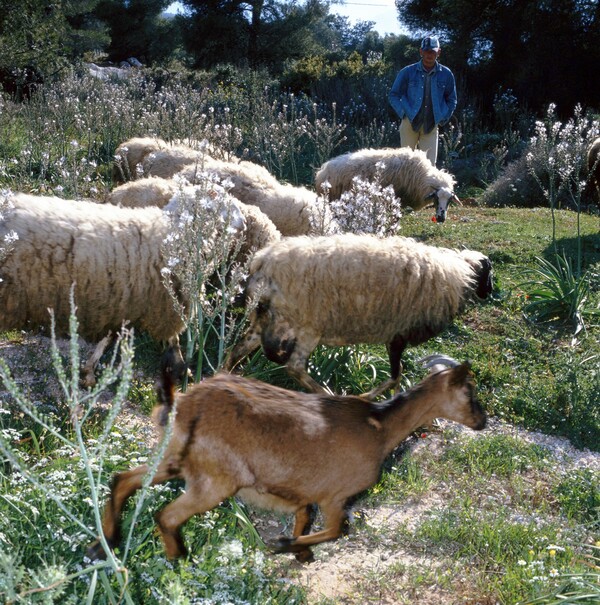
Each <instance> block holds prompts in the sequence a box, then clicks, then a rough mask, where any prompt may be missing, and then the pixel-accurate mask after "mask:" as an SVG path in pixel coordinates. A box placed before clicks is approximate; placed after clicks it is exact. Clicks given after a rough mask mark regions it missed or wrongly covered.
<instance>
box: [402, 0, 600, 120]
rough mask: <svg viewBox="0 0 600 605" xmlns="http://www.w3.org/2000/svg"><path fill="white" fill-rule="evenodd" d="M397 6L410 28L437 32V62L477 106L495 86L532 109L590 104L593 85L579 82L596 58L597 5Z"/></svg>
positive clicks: (446, 0) (414, 0) (571, 1)
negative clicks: (462, 82) (439, 56)
mask: <svg viewBox="0 0 600 605" xmlns="http://www.w3.org/2000/svg"><path fill="white" fill-rule="evenodd" d="M396 6H397V7H398V12H399V17H400V20H401V21H402V22H403V23H405V24H406V25H407V26H408V27H409V29H410V30H411V31H415V32H427V31H436V32H438V33H439V34H440V35H441V36H442V47H443V57H444V59H443V60H444V61H447V62H448V65H450V66H452V67H453V69H454V70H456V72H457V73H458V74H459V78H460V79H461V80H465V81H466V88H467V90H468V91H469V94H468V97H469V98H470V99H472V100H474V99H473V97H474V96H475V97H477V100H476V103H478V104H482V106H483V108H484V111H485V110H487V109H489V108H490V107H491V104H492V99H493V96H494V95H495V94H496V93H497V91H498V87H499V86H502V87H504V88H510V89H512V90H513V91H514V92H515V94H516V95H517V97H518V98H519V99H521V100H522V103H523V105H524V106H527V107H530V108H532V109H533V110H534V111H540V110H541V109H542V108H543V107H544V106H546V105H547V104H548V103H550V102H554V103H556V104H558V106H559V107H560V108H561V112H563V113H564V114H568V113H570V112H571V111H572V110H573V108H574V107H575V105H576V104H578V103H583V104H584V105H585V106H594V104H595V103H597V99H598V96H599V95H598V91H599V86H600V84H599V83H598V82H590V85H589V87H588V86H585V87H584V88H585V90H583V89H582V87H581V83H582V82H589V78H587V76H586V74H588V73H590V70H592V71H593V69H594V67H593V66H594V65H595V64H596V63H597V62H598V60H599V59H600V55H599V52H600V46H599V45H598V40H599V36H600V34H599V33H598V32H600V27H599V23H598V20H599V19H600V14H599V13H598V10H597V3H596V2H586V1H581V0H548V1H547V2H544V3H542V4H540V3H539V2H536V1H535V0H527V1H524V2H516V1H514V0H513V1H509V2H496V3H489V2H487V1H485V0H476V1H475V2H472V1H470V0H469V1H467V0H461V1H458V2H457V1H455V0H396ZM533 47H535V52H531V50H532V48H533ZM557 48H562V49H564V52H559V53H558V52H556V49H557ZM581 49H585V52H584V53H583V56H582V55H581V53H580V50H581ZM548 57H552V60H551V65H549V64H548ZM542 91H544V92H542Z"/></svg>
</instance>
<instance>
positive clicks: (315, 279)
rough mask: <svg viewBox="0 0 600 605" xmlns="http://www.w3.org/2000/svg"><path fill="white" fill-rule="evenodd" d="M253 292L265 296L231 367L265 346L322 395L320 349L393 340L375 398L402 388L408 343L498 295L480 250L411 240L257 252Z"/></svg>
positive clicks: (324, 241) (337, 240)
mask: <svg viewBox="0 0 600 605" xmlns="http://www.w3.org/2000/svg"><path fill="white" fill-rule="evenodd" d="M248 291H249V292H250V293H254V292H255V291H256V292H259V293H260V298H259V301H258V306H257V307H256V308H255V309H254V310H253V311H252V316H251V323H250V326H249V328H248V330H247V332H246V333H245V335H244V337H243V338H242V339H241V340H240V342H239V343H238V344H237V345H235V346H234V348H233V350H232V351H231V353H230V354H229V356H228V359H227V360H226V363H225V368H226V369H229V370H231V369H232V368H233V367H234V366H235V365H236V364H237V363H238V362H239V361H240V360H241V359H243V358H244V357H245V356H246V355H248V354H249V353H250V352H252V351H254V350H255V349H257V348H258V347H259V346H261V344H262V347H263V350H264V352H265V355H266V356H267V358H268V359H270V360H271V361H274V362H276V363H280V364H285V366H286V369H287V372H288V373H289V374H290V376H292V377H293V378H295V379H296V380H297V381H298V382H299V383H300V384H301V385H302V386H304V387H306V388H307V389H309V390H311V391H322V390H324V388H323V387H322V386H321V385H319V384H318V383H317V382H316V381H315V380H313V379H312V378H311V377H310V376H309V374H308V372H307V371H306V365H307V361H308V358H309V356H310V354H311V353H312V351H313V350H314V349H315V347H316V346H317V345H319V344H324V345H331V346H341V345H350V344H359V343H367V344H377V343H380V344H386V345H387V347H388V354H389V360H390V366H391V378H390V379H389V380H387V381H384V382H383V383H382V384H381V385H380V386H379V387H377V388H375V389H373V390H372V391H371V392H370V393H367V394H366V396H367V397H369V398H373V397H375V396H377V395H379V394H380V393H383V392H384V391H385V390H387V389H389V388H395V387H397V385H398V381H399V378H400V373H401V356H402V353H403V351H404V349H405V348H406V346H408V345H417V344H420V343H422V342H425V341H426V340H428V339H429V338H431V337H433V336H435V335H436V334H439V333H440V332H442V330H444V328H446V326H447V325H448V324H449V323H450V322H451V321H452V319H453V318H454V317H456V316H457V315H458V314H459V313H460V312H461V310H462V309H463V307H464V306H465V304H466V302H467V301H468V300H469V299H470V298H472V297H473V295H476V296H477V297H479V298H485V297H487V296H488V295H489V294H490V293H491V292H492V270H491V263H490V261H489V259H488V258H487V257H486V256H484V255H483V254H481V253H479V252H474V251H470V250H463V251H461V252H458V251H455V250H450V249H447V248H437V247H434V246H428V245H426V244H423V243H420V242H417V241H415V240H413V239H410V238H404V237H391V238H386V239H378V238H376V237H375V236H371V235H355V234H349V233H346V234H342V235H332V236H323V237H316V238H309V237H295V238H287V239H283V240H282V241H281V242H278V243H276V244H273V245H272V246H269V247H267V248H264V249H263V250H261V251H260V252H258V253H257V254H256V256H255V257H254V259H253V261H252V263H251V266H250V279H249V282H248Z"/></svg>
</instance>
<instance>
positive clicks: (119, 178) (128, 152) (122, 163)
mask: <svg viewBox="0 0 600 605" xmlns="http://www.w3.org/2000/svg"><path fill="white" fill-rule="evenodd" d="M167 146H168V143H167V142H166V141H163V140H162V139H158V138H153V137H133V138H132V139H128V140H127V141H125V142H124V143H121V144H120V145H119V146H118V147H117V150H116V151H115V160H114V162H113V170H112V179H113V181H114V182H115V183H123V182H125V181H127V180H129V179H132V178H135V177H136V175H137V171H138V168H137V167H138V165H139V166H140V168H141V166H142V162H143V161H144V160H145V158H146V156H148V155H150V154H151V153H153V152H155V151H158V150H159V149H162V148H163V147H167Z"/></svg>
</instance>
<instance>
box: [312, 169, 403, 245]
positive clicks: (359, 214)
mask: <svg viewBox="0 0 600 605" xmlns="http://www.w3.org/2000/svg"><path fill="white" fill-rule="evenodd" d="M384 168H385V167H384V165H383V162H380V163H378V164H377V166H376V167H375V178H374V179H373V181H372V182H371V181H367V180H364V179H362V178H360V177H358V176H357V177H354V178H353V179H352V188H351V189H350V191H345V192H344V193H342V195H341V196H340V198H339V199H337V200H332V201H331V202H328V204H329V206H330V207H331V212H332V213H333V217H334V219H335V220H336V221H337V224H338V225H339V228H340V230H341V231H342V232H351V233H371V234H374V235H377V236H378V237H389V236H392V235H397V234H398V232H399V230H400V218H401V217H402V210H401V206H400V204H401V201H400V199H399V198H397V197H396V194H395V193H394V187H393V186H392V185H388V186H387V187H383V186H382V185H381V184H380V183H381V174H382V171H383V169H384ZM322 187H323V189H325V191H326V192H328V191H329V187H330V184H329V183H327V182H326V183H323V185H322ZM324 197H327V193H325V195H324Z"/></svg>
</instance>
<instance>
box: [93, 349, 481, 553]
mask: <svg viewBox="0 0 600 605" xmlns="http://www.w3.org/2000/svg"><path fill="white" fill-rule="evenodd" d="M436 363H437V364H439V363H445V364H450V365H452V367H451V368H450V369H442V370H439V368H438V371H436V372H432V373H430V374H429V375H428V376H427V377H426V378H425V379H424V380H423V381H422V382H421V383H420V384H418V385H416V386H415V387H413V388H412V389H410V390H408V391H406V392H404V393H400V394H398V395H396V396H395V397H393V398H392V399H390V400H388V401H386V402H383V403H380V404H376V403H365V401H364V400H363V399H361V398H359V397H339V396H337V397H336V396H330V395H322V394H314V393H299V392H294V391H287V390H285V389H282V388H279V387H276V386H272V385H269V384H266V383H263V382H259V381H257V380H253V379H248V378H242V377H239V376H233V375H227V374H218V375H216V376H214V377H212V378H209V379H208V380H205V381H203V382H202V383H200V384H197V385H194V386H193V387H192V388H191V389H190V390H188V391H187V392H186V393H185V394H182V395H179V397H178V402H177V414H176V416H175V421H174V427H173V432H172V434H171V437H170V440H169V444H168V445H167V448H166V451H165V453H164V455H163V457H162V461H161V462H160V463H159V465H158V468H157V469H156V472H155V473H154V477H153V478H152V484H158V483H163V482H165V481H168V480H170V479H176V478H181V479H184V480H185V482H186V486H185V493H184V494H183V495H182V496H179V498H177V499H176V500H175V501H174V502H172V503H170V504H168V505H167V506H166V507H165V508H164V509H163V510H162V511H160V512H159V513H158V514H157V515H156V517H155V518H156V523H157V525H158V529H159V532H160V534H161V537H162V540H163V543H164V546H165V550H166V553H167V556H168V557H169V558H174V557H182V556H185V554H186V547H185V545H184V543H183V538H182V536H181V534H180V527H181V526H182V525H183V524H184V523H185V522H186V521H187V520H188V519H189V518H190V517H192V516H193V515H195V514H201V513H204V512H206V511H209V510H211V509H213V508H214V507H215V506H218V505H219V504H220V503H221V502H222V501H223V500H225V499H226V498H229V497H231V496H234V495H237V496H239V497H241V498H242V499H245V500H247V501H249V502H251V503H253V504H257V505H258V506H260V507H263V508H267V509H275V510H281V511H283V512H288V513H294V514H295V526H294V530H293V537H292V538H287V537H283V536H282V537H280V538H279V539H278V540H277V541H276V542H275V543H274V544H273V545H272V547H273V549H274V550H275V551H276V552H293V553H295V554H296V558H297V559H298V560H300V561H305V562H307V561H310V560H312V552H311V549H310V547H311V546H313V545H315V544H319V543H321V542H326V541H329V540H335V539H336V538H338V537H339V536H340V535H341V534H342V529H343V526H344V522H345V520H346V518H347V507H348V504H349V501H350V500H351V499H352V498H353V497H354V496H356V495H357V494H359V493H360V492H362V491H364V490H366V489H368V488H369V487H371V486H372V485H374V484H375V483H376V482H377V481H378V479H379V476H380V473H381V466H382V464H383V462H384V460H385V458H386V457H387V456H388V455H389V454H390V453H391V452H392V450H393V449H394V448H396V447H397V446H398V444H399V443H400V442H402V441H403V440H404V439H405V438H406V437H408V435H410V433H411V432H412V431H414V430H415V429H417V428H418V427H420V426H423V425H425V424H427V423H429V422H431V421H433V420H434V419H435V418H439V417H443V418H446V419H449V420H453V421H455V422H460V423H462V424H465V425H466V426H468V427H470V428H472V429H474V430H481V429H483V428H484V427H485V424H486V415H485V412H484V411H483V409H482V408H481V406H480V405H479V403H478V401H477V399H476V396H475V386H474V384H473V381H472V377H471V373H470V371H469V366H468V365H467V364H458V363H457V362H455V361H454V360H450V359H448V358H443V357H442V358H439V359H437V360H435V359H434V360H430V362H429V365H433V364H436ZM161 395H162V399H163V404H162V405H161V406H158V407H157V408H156V409H155V412H154V414H153V416H154V419H155V420H156V421H157V423H158V424H159V425H160V426H162V427H164V426H165V425H166V424H167V419H168V417H169V413H170V412H171V410H172V408H173V399H174V394H173V387H172V384H171V383H170V381H169V380H168V379H163V385H162V389H161ZM147 472H148V466H147V465H145V464H144V465H142V466H138V467H137V468H134V469H132V470H130V471H126V472H123V473H119V474H117V475H115V477H114V479H113V481H112V487H111V494H110V497H109V500H108V503H107V504H106V508H105V511H104V519H103V526H102V531H103V534H104V538H105V539H106V545H107V546H108V547H110V548H114V547H115V546H117V545H118V544H119V542H120V534H121V528H120V525H121V522H120V515H121V511H122V510H123V507H124V505H125V503H126V502H127V500H128V498H129V497H130V496H132V495H133V494H134V493H135V492H136V491H137V490H139V489H140V488H141V487H142V482H143V479H144V476H145V475H146V474H147ZM313 504H318V505H319V507H320V509H321V511H322V513H323V515H324V518H325V524H324V525H325V527H324V528H323V529H322V530H321V531H318V532H315V533H308V532H309V531H310V510H311V505H313ZM102 542H103V541H102V540H101V539H99V540H97V541H96V542H94V543H93V544H92V545H90V547H89V548H88V552H87V556H88V557H89V558H90V559H92V560H94V559H97V558H101V557H105V556H106V552H105V550H104V547H103V545H102Z"/></svg>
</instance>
